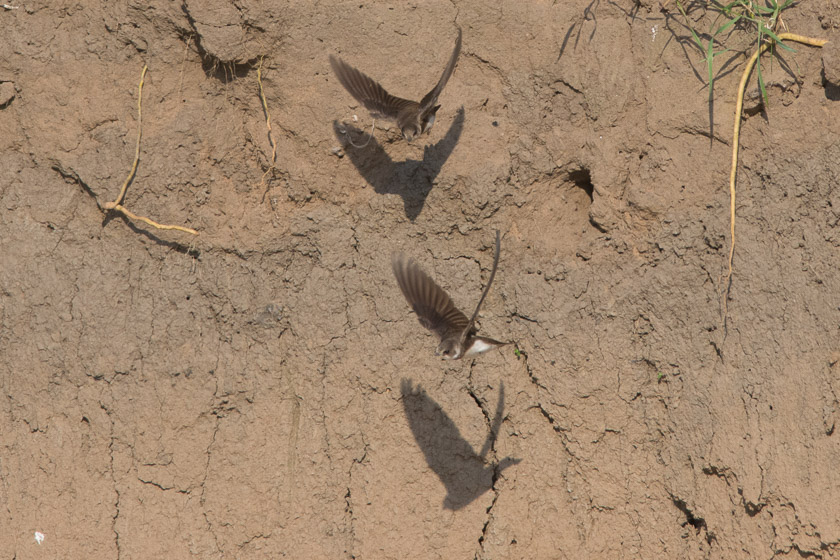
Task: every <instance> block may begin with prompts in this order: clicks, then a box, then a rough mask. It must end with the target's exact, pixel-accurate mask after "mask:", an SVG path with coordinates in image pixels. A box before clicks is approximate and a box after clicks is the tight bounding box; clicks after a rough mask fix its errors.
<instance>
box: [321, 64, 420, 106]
mask: <svg viewBox="0 0 840 560" xmlns="http://www.w3.org/2000/svg"><path fill="white" fill-rule="evenodd" d="M330 65H332V69H333V72H335V75H336V77H337V78H338V81H339V82H341V85H343V86H344V89H346V90H347V91H348V92H350V95H352V96H353V97H355V98H356V101H358V102H359V103H361V104H362V105H364V107H365V109H367V110H368V111H370V112H371V113H376V114H378V115H381V116H382V117H384V118H386V119H393V120H396V119H397V117H398V116H399V114H400V112H402V111H404V110H405V109H406V108H410V107H415V108H416V107H418V106H419V105H418V103H417V102H416V101H410V100H408V99H402V98H401V97H396V96H394V95H391V94H390V93H388V92H387V91H385V88H383V87H382V86H380V85H379V84H378V83H377V82H375V81H374V80H373V79H372V78H370V77H369V76H366V75H365V74H362V73H361V72H359V71H358V70H356V69H355V68H353V67H352V66H350V65H349V64H347V63H346V62H344V61H343V60H341V59H340V58H336V57H334V56H333V55H330Z"/></svg>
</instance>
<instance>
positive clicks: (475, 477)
mask: <svg viewBox="0 0 840 560" xmlns="http://www.w3.org/2000/svg"><path fill="white" fill-rule="evenodd" d="M400 393H401V394H402V402H403V408H404V409H405V416H406V418H408V425H409V427H410V428H411V433H412V434H414V439H415V441H417V445H418V446H419V447H420V449H421V450H422V451H423V455H424V456H425V457H426V463H428V465H429V467H430V468H431V469H432V470H433V471H434V472H435V474H436V475H437V476H438V478H439V479H440V481H441V482H443V485H444V487H446V498H444V500H443V507H444V508H446V509H451V510H458V509H461V508H463V507H465V506H466V505H468V504H469V503H470V502H472V501H473V500H475V499H476V498H478V497H479V496H481V495H482V494H484V493H485V492H486V491H487V490H489V489H490V488H492V487H493V484H495V482H496V480H497V479H498V477H499V474H501V472H502V471H503V470H505V469H506V468H508V467H510V466H513V465H515V464H517V463H519V462H520V461H521V459H512V458H510V457H506V458H504V459H502V460H501V461H499V462H498V463H496V464H488V463H487V462H486V456H487V453H488V452H489V451H490V450H491V449H492V448H493V445H494V444H495V443H496V437H497V436H498V435H499V428H501V425H502V419H503V415H502V413H503V411H504V407H505V386H504V384H502V385H501V386H500V389H499V404H498V405H497V407H496V415H495V416H494V418H493V422H492V424H491V426H490V433H489V434H488V435H487V439H486V440H485V441H484V445H483V446H482V448H481V451H480V452H478V453H476V452H475V450H474V449H473V448H472V446H471V445H470V444H469V443H468V442H467V440H465V439H464V438H463V437H462V436H461V433H460V432H459V431H458V428H457V427H456V426H455V423H454V422H453V421H452V419H451V418H449V416H447V415H446V413H445V412H444V411H443V409H442V408H441V407H440V405H438V404H437V403H436V402H435V401H433V400H432V399H431V398H430V397H429V396H428V395H427V394H426V391H424V390H423V389H421V388H420V386H419V385H418V386H417V387H414V386H413V384H412V382H411V380H410V379H403V381H402V384H401V386H400Z"/></svg>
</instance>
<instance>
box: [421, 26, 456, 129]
mask: <svg viewBox="0 0 840 560" xmlns="http://www.w3.org/2000/svg"><path fill="white" fill-rule="evenodd" d="M460 54H461V28H460V27H459V28H458V38H457V39H456V40H455V50H454V51H452V57H451V58H450V59H449V64H447V65H446V68H444V69H443V74H441V76H440V80H438V83H437V85H436V86H435V87H433V88H432V91H430V92H429V93H427V94H426V96H425V97H423V99H422V100H421V101H420V114H421V115H425V114H426V113H428V112H429V111H431V110H432V109H434V107H435V103H437V100H438V97H440V93H441V92H442V91H443V87H444V86H445V85H446V82H448V81H449V77H450V76H452V72H454V71H455V65H456V64H457V63H458V56H459V55H460Z"/></svg>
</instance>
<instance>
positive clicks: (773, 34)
mask: <svg viewBox="0 0 840 560" xmlns="http://www.w3.org/2000/svg"><path fill="white" fill-rule="evenodd" d="M764 34H765V35H767V36H768V37H770V38H771V39H773V40H774V41H776V44H777V45H779V46H780V47H782V48H783V49H785V50H787V51H790V52H796V49H794V48H792V47H789V46H787V45H786V44H784V43H783V42H782V40H781V39H779V37H778V36H777V35H776V34H775V33H773V32H772V31H770V30H769V29H768V28H767V27H764Z"/></svg>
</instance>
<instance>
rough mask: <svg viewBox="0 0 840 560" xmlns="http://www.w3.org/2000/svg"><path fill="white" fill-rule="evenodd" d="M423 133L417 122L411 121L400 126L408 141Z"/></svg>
mask: <svg viewBox="0 0 840 560" xmlns="http://www.w3.org/2000/svg"><path fill="white" fill-rule="evenodd" d="M421 134H423V129H422V128H421V127H420V126H418V125H417V123H411V124H408V125H406V126H404V127H403V128H402V135H403V138H405V139H406V140H407V141H408V142H411V141H412V140H414V138H415V137H417V136H420V135H421Z"/></svg>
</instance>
